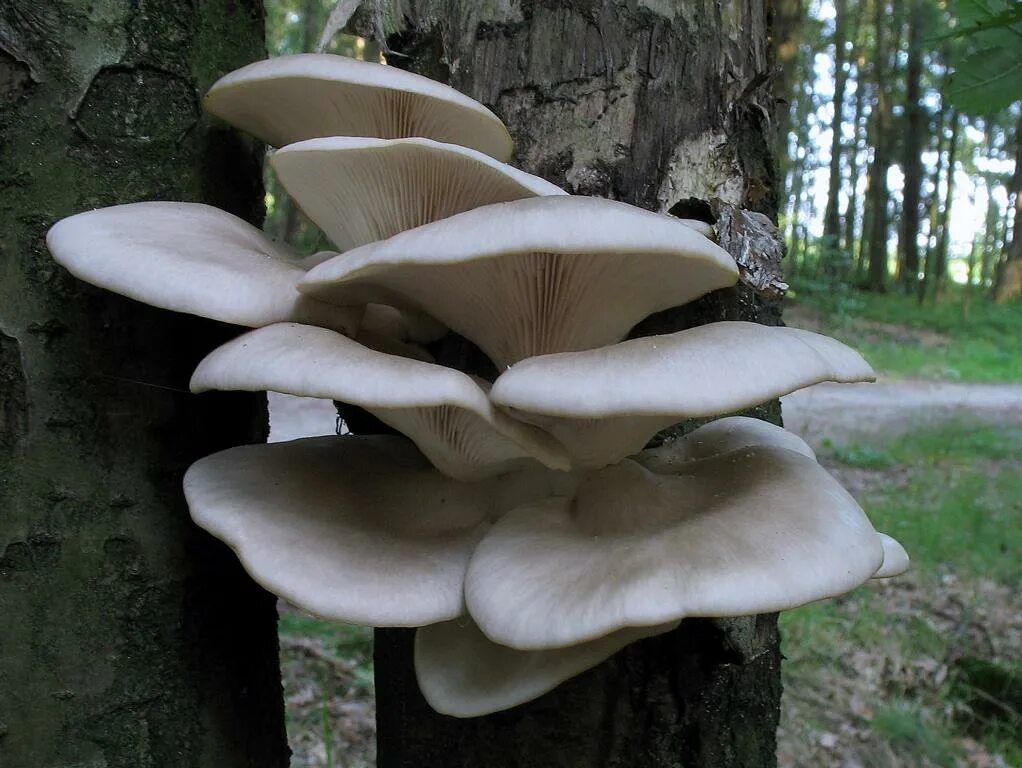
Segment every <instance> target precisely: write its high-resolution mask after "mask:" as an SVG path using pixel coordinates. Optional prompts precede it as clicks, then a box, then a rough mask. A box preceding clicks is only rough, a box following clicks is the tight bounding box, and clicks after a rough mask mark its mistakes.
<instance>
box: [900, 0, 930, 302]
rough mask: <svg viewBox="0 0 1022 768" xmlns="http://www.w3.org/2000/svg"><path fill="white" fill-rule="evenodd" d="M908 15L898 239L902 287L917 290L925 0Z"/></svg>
mask: <svg viewBox="0 0 1022 768" xmlns="http://www.w3.org/2000/svg"><path fill="white" fill-rule="evenodd" d="M910 2H911V6H910V9H909V15H908V66H907V67H906V69H905V132H904V138H903V141H902V144H901V148H902V153H901V165H902V170H903V173H904V191H903V193H902V201H903V202H902V215H901V232H900V236H899V238H898V245H899V248H898V250H899V252H900V253H899V255H900V258H901V264H902V269H901V270H900V277H901V284H902V288H903V289H904V290H905V291H906V292H911V291H912V290H914V288H915V285H916V282H917V280H918V279H919V268H920V263H919V234H920V230H921V229H922V226H921V225H922V219H921V210H920V202H921V193H922V185H923V158H922V153H923V148H924V139H925V136H924V134H925V133H926V128H927V120H926V115H925V109H924V108H923V104H922V84H923V39H924V33H925V24H926V4H925V3H926V0H910Z"/></svg>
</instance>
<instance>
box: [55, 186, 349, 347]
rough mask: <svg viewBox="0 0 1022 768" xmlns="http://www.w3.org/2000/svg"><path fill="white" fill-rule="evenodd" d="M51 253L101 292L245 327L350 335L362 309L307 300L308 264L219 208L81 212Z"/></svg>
mask: <svg viewBox="0 0 1022 768" xmlns="http://www.w3.org/2000/svg"><path fill="white" fill-rule="evenodd" d="M46 243H47V245H48V246H49V249H50V252H51V253H52V254H53V257H54V258H55V259H56V260H57V261H58V262H59V263H61V264H63V265H64V266H65V267H67V268H68V270H70V272H71V274H73V275H75V276H76V277H78V278H81V279H82V280H85V281H86V282H89V283H92V284H93V285H98V286H100V287H101V288H106V289H107V290H110V291H114V292H116V293H120V294H123V295H124V296H128V297H130V298H132V299H136V300H138V301H143V302H145V303H146V304H152V305H153V306H156V307H161V308H163V309H171V310H174V311H176V312H188V313H190V314H193V315H199V316H200V317H208V318H212V319H214V320H222V321H223V322H226V323H235V324H237V325H247V326H260V325H268V324H270V323H277V322H281V321H288V320H296V321H299V322H304V323H310V324H312V325H321V326H324V327H328V328H333V329H336V330H339V331H342V332H345V333H349V332H351V331H352V330H353V329H354V328H355V327H356V326H357V325H358V322H359V319H360V318H361V315H362V310H361V308H354V307H338V306H333V305H331V304H325V303H323V302H321V301H317V300H315V299H312V300H310V299H309V297H308V296H304V295H302V294H300V293H299V292H298V291H297V290H296V289H295V283H297V282H298V279H299V278H300V277H302V275H304V274H305V269H306V264H308V263H315V262H316V260H317V259H319V260H322V259H323V258H325V257H326V256H328V255H331V256H332V255H333V254H317V255H316V256H315V257H312V259H311V260H310V259H306V260H304V261H303V260H302V259H301V257H299V256H298V255H297V254H295V253H293V252H292V251H291V250H290V249H288V248H287V246H284V245H281V244H279V243H274V242H273V241H272V240H270V239H269V238H268V237H266V235H264V234H263V233H262V232H260V231H259V230H258V229H256V228H255V227H253V226H252V225H251V224H248V223H247V222H245V221H242V220H241V219H239V218H238V217H237V216H232V215H231V214H229V213H225V212H224V211H221V210H219V209H217V208H211V207H210V206H208V205H200V204H198V203H162V202H161V203H130V204H128V205H117V206H113V207H111V208H100V209H99V210H95V211H87V212H86V213H79V214H77V215H75V216H71V217H70V218H67V219H64V220H62V221H59V222H57V223H56V224H54V225H53V227H52V228H51V229H50V232H49V234H48V235H47V237H46Z"/></svg>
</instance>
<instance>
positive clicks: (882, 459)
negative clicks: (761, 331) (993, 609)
mask: <svg viewBox="0 0 1022 768" xmlns="http://www.w3.org/2000/svg"><path fill="white" fill-rule="evenodd" d="M820 454H821V459H822V460H823V461H824V462H825V463H826V464H828V465H831V466H835V467H837V468H838V469H840V468H841V467H848V468H854V469H859V470H868V471H872V472H876V473H878V474H877V475H876V480H877V485H876V487H872V488H869V489H868V490H866V491H864V492H863V493H860V494H859V501H860V502H861V503H862V504H863V506H864V508H865V509H866V511H867V513H868V514H869V516H870V518H871V519H872V521H873V523H874V525H875V526H876V528H877V529H878V530H881V531H886V532H888V533H890V534H892V535H894V536H895V537H896V538H898V540H899V541H901V542H902V544H904V545H905V548H906V549H907V550H908V552H909V554H910V555H911V557H912V562H913V574H910V576H909V577H907V578H910V579H912V580H913V581H914V582H915V583H916V584H918V585H919V588H918V592H916V593H914V594H916V595H917V596H918V599H916V602H913V603H905V602H904V600H905V599H906V598H905V597H904V596H902V597H898V598H892V597H891V596H890V595H889V594H886V593H885V592H884V590H883V589H880V588H877V587H875V586H871V587H864V588H862V589H860V590H858V591H856V592H854V593H852V594H850V595H847V596H845V597H842V598H839V599H837V600H829V601H823V602H820V603H815V604H812V605H808V606H805V607H803V608H800V609H797V610H794V611H789V612H786V613H784V614H782V617H781V627H782V632H783V637H784V646H783V648H784V653H785V656H786V657H787V658H788V659H789V663H788V665H787V666H786V667H785V677H786V681H787V682H786V685H788V686H790V688H791V689H792V690H796V691H797V690H809V691H811V690H814V689H819V688H820V687H821V686H825V685H826V682H825V681H826V680H828V679H829V677H828V676H830V675H834V674H836V675H842V674H844V675H850V676H854V675H856V674H857V673H858V672H859V670H858V669H856V668H855V666H854V662H852V661H850V660H851V659H852V658H853V657H854V654H856V653H858V652H861V651H862V650H863V649H866V650H867V652H869V653H874V654H877V655H878V656H883V657H885V658H888V659H894V660H897V661H896V662H892V663H895V664H898V663H905V661H906V660H917V659H925V660H938V662H939V663H948V664H950V666H951V669H952V672H951V676H950V677H949V678H948V680H947V681H945V682H943V683H939V684H934V683H933V675H932V673H926V674H924V675H922V676H921V678H920V680H921V681H922V682H918V681H917V682H915V683H914V682H912V681H906V682H903V683H899V684H898V685H896V686H895V687H894V688H893V689H892V690H887V691H886V692H885V693H886V694H887V695H886V696H885V698H883V699H882V700H879V701H876V702H873V704H874V711H873V715H872V718H871V720H870V721H869V728H871V729H872V732H873V737H874V738H876V739H879V740H881V741H882V742H883V743H884V744H885V745H886V746H885V749H888V750H890V751H891V752H893V753H894V754H895V755H898V756H900V759H903V760H904V761H905V762H904V764H905V765H913V766H914V765H934V766H945V765H948V766H953V765H960V764H963V762H961V761H962V760H963V758H962V756H961V755H960V754H958V752H957V751H956V750H957V749H958V747H956V746H955V745H956V743H959V742H956V741H955V739H956V738H957V739H960V738H961V736H962V735H963V734H964V728H965V726H964V725H963V723H962V720H961V718H960V717H959V716H957V715H954V714H952V713H954V712H956V711H957V710H956V707H958V706H960V701H961V700H960V697H956V694H955V692H954V686H953V683H954V671H953V670H954V659H956V658H957V657H958V656H959V655H960V654H962V653H967V654H968V653H979V652H980V651H977V650H976V649H974V648H966V649H964V650H963V645H962V644H963V642H965V641H964V640H963V637H962V636H961V634H960V633H956V632H949V631H947V627H946V624H942V623H941V620H939V619H938V618H935V614H932V613H928V612H927V610H928V609H938V608H939V609H944V608H946V607H947V606H946V605H940V602H941V600H942V599H945V598H942V597H941V595H944V594H947V595H951V594H952V592H953V593H954V597H948V598H947V599H951V600H958V601H959V602H960V603H964V605H965V611H964V615H966V616H969V615H971V613H970V612H971V611H972V610H973V606H972V604H971V603H970V601H972V600H978V599H981V598H980V597H974V595H980V594H981V592H980V591H979V590H978V589H977V588H976V586H977V585H979V584H980V583H981V580H992V581H994V582H998V583H1000V584H1004V585H1008V586H1009V587H1011V588H1012V589H1017V587H1018V586H1019V585H1020V584H1022V425H1003V426H992V427H987V426H974V425H970V424H967V423H949V424H946V425H943V426H941V427H939V428H931V429H927V430H923V431H919V432H916V433H912V434H907V435H905V436H902V437H898V438H885V439H883V441H882V444H881V443H852V444H847V445H841V446H824V448H823V450H821V452H820ZM948 579H951V581H950V582H949V581H948ZM948 584H951V585H953V586H952V587H948V586H947V585H948ZM910 594H911V593H910ZM1015 594H1016V593H1015V592H1009V595H1011V596H1012V597H1010V598H1009V601H1010V602H1009V604H1008V605H1007V606H1004V607H1003V610H1005V611H1007V612H1008V613H1009V614H1010V613H1013V612H1014V611H1015V610H1016V608H1015V607H1013V600H1014V597H1013V596H1014V595H1015ZM899 600H900V601H901V602H899ZM892 601H893V604H894V605H896V606H900V607H899V610H898V613H897V615H893V616H892V615H891V613H890V610H891V606H892ZM906 606H910V607H906ZM976 607H979V608H989V606H978V605H977V606H976ZM996 640H997V641H998V642H999V641H1000V640H1001V638H996ZM1002 661H1003V660H1002ZM905 666H906V668H908V669H911V668H912V666H911V664H906V665H905ZM835 670H837V671H835ZM956 702H957V703H956ZM806 716H807V717H808V718H809V719H810V721H811V720H812V718H813V717H818V718H821V722H820V723H812V722H811V724H812V725H813V726H814V727H817V728H819V729H821V730H826V727H827V724H826V723H825V722H822V720H825V719H826V716H827V715H826V712H825V711H822V710H821V711H819V712H813V711H811V710H810V711H809V712H808V714H807V715H806ZM981 725H982V724H981ZM975 726H976V724H975V722H973V723H972V724H971V726H970V729H969V733H970V735H972V736H974V737H976V738H978V739H979V740H980V741H981V742H982V743H983V744H984V745H986V746H987V747H988V748H989V749H991V750H993V751H995V752H999V753H1000V754H1002V755H1003V756H1004V757H1005V758H1006V759H1007V760H1008V761H1009V764H1010V765H1022V742H1019V741H1018V735H1017V733H1016V732H1015V731H1014V730H1013V729H1011V728H1006V727H1005V725H1004V723H991V724H990V725H989V727H985V726H984V727H983V728H981V729H980V731H979V733H977V732H976V729H975ZM900 764H902V763H899V765H900Z"/></svg>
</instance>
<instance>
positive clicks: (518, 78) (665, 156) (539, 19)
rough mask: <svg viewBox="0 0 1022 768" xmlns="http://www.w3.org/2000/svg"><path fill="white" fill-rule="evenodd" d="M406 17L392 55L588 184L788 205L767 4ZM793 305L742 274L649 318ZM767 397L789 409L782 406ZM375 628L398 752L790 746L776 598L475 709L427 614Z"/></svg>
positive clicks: (641, 758)
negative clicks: (455, 680)
mask: <svg viewBox="0 0 1022 768" xmlns="http://www.w3.org/2000/svg"><path fill="white" fill-rule="evenodd" d="M406 23H407V27H406V29H405V30H404V31H403V32H402V33H399V34H397V35H395V36H393V37H392V38H391V39H390V41H389V42H390V45H391V47H392V48H393V49H395V50H396V51H399V52H402V53H405V54H407V55H409V56H410V58H409V59H407V60H401V59H397V58H392V59H391V62H392V63H397V64H398V65H400V66H410V67H411V68H412V69H415V70H417V71H419V72H421V73H423V74H427V75H429V76H432V77H434V78H436V79H439V80H443V81H446V82H449V83H451V84H452V85H454V86H455V87H456V88H458V89H459V90H461V91H463V92H465V93H467V94H469V95H470V96H473V97H474V98H476V99H478V100H480V101H482V102H483V103H485V104H487V105H489V106H490V107H491V108H492V109H494V111H495V112H496V113H497V114H498V115H499V116H500V117H501V118H502V119H503V120H504V121H505V122H506V123H507V124H508V126H509V128H510V130H511V134H512V136H513V137H514V139H515V144H516V153H515V158H514V161H513V162H514V163H515V164H516V165H518V166H519V167H521V168H524V169H526V170H528V171H530V172H532V173H536V174H539V175H541V176H543V177H545V178H547V179H549V180H550V181H553V182H555V183H557V184H560V185H562V186H563V187H564V188H566V189H567V190H569V191H570V192H572V193H575V194H585V195H598V196H602V197H609V198H614V199H618V200H624V201H626V202H629V203H633V204H635V205H639V206H641V207H644V208H648V209H652V210H658V211H669V210H672V211H674V212H676V213H681V214H684V215H688V216H693V215H694V216H699V215H707V214H709V212H710V206H709V205H707V201H710V200H714V199H720V200H723V201H725V202H727V203H731V204H734V205H737V206H741V207H744V208H749V209H752V210H755V211H759V212H762V213H765V214H766V215H767V216H769V217H771V218H773V217H775V215H776V204H777V203H776V201H777V193H776V188H775V175H774V158H773V154H772V147H773V143H774V141H773V133H772V120H771V118H770V115H771V112H772V109H773V99H772V96H771V93H770V89H769V82H770V72H771V69H772V64H771V55H770V52H769V50H768V43H767V41H768V29H767V25H768V19H767V12H766V7H765V6H764V5H762V4H759V3H750V4H737V5H731V6H728V12H727V13H721V12H720V6H719V5H718V4H717V3H715V2H710V1H709V0H699V1H698V2H689V1H688V0H667V1H666V2H659V3H655V4H653V3H645V4H639V5H638V6H636V5H635V4H632V3H625V2H622V1H621V0H602V1H601V0H594V1H592V2H584V3H574V2H566V0H543V1H542V2H534V1H531V0H526V2H523V3H521V4H520V5H519V4H510V3H507V2H497V3H488V4H482V3H461V2H458V0H446V1H442V2H440V3H439V4H435V5H432V6H431V7H429V8H425V7H422V6H418V5H413V6H412V7H410V8H409V9H408V11H407V17H406ZM715 210H720V209H719V208H715ZM772 237H774V238H776V233H773V234H772ZM775 242H776V239H775ZM778 311H779V310H778V308H777V306H776V304H775V303H772V302H770V301H766V300H764V298H763V296H762V295H760V294H757V293H756V292H754V291H753V290H751V289H748V288H741V289H734V290H730V291H724V292H720V293H718V294H716V295H713V296H711V297H708V298H707V299H704V300H703V301H701V302H698V303H697V304H696V305H694V306H690V307H688V308H685V309H684V310H683V311H669V312H667V313H664V314H662V315H661V316H659V317H656V318H653V319H652V320H651V321H649V322H648V323H646V324H645V328H644V330H645V332H654V331H669V330H677V329H679V328H681V327H685V326H687V325H694V324H697V323H700V322H707V321H710V320H718V319H723V318H728V319H738V318H743V319H758V320H760V321H770V322H776V321H777V317H778ZM768 410H769V412H770V414H771V415H773V417H774V418H775V419H776V417H777V410H776V406H773V407H772V408H770V409H768ZM376 639H377V642H376V675H377V686H376V690H377V706H378V719H377V722H378V754H379V765H380V766H381V767H382V768H399V767H401V768H405V767H408V768H411V767H412V766H414V767H415V768H439V767H440V766H442V767H443V768H458V767H459V766H465V767H468V766H473V767H475V766H487V767H488V768H501V767H503V766H515V768H569V767H570V768H589V767H590V766H614V767H615V768H626V767H630V766H634V767H636V768H638V767H639V766H642V767H643V768H655V767H656V766H687V767H689V768H697V767H698V768H710V767H711V766H735V765H741V766H744V767H745V768H761V767H763V766H772V765H774V764H775V756H774V753H775V746H776V745H775V729H776V725H777V719H778V711H779V699H780V678H779V664H780V654H779V650H778V635H777V626H776V620H775V617H774V616H761V617H757V618H748V619H737V620H728V621H714V620H688V621H685V622H683V624H682V626H681V628H680V629H679V630H677V631H675V632H672V633H670V634H667V635H663V636H661V637H658V638H653V639H651V640H648V641H645V642H642V643H639V644H636V645H634V646H632V647H630V648H628V649H626V650H625V651H624V652H622V653H621V654H619V655H618V656H616V657H615V658H613V659H611V660H610V661H608V662H606V663H604V664H603V665H601V666H599V667H597V668H596V669H593V670H590V671H589V672H587V673H586V674H584V675H582V676H580V677H578V678H576V679H574V680H571V681H569V682H567V683H565V684H564V685H562V686H560V687H559V688H557V689H556V690H555V691H553V692H552V693H550V694H548V695H546V696H544V697H543V698H541V699H539V700H537V701H534V702H531V703H530V704H527V705H524V706H521V707H517V708H515V709H513V710H510V711H508V712H503V713H499V714H497V715H493V716H489V717H484V718H477V719H472V720H456V719H453V718H448V717H443V716H440V715H437V714H436V713H434V712H432V711H431V710H430V709H429V707H428V706H427V705H426V703H425V702H424V701H423V699H422V697H421V695H420V694H419V692H418V690H417V687H416V685H415V680H414V674H413V671H412V654H411V632H410V631H407V630H382V631H378V632H377V634H376Z"/></svg>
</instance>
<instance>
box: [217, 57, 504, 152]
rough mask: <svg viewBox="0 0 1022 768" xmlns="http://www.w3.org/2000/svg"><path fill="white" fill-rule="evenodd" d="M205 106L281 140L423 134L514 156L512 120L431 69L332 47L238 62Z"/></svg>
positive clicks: (278, 143)
mask: <svg viewBox="0 0 1022 768" xmlns="http://www.w3.org/2000/svg"><path fill="white" fill-rule="evenodd" d="M203 106H204V107H205V109H206V111H207V112H210V113H211V114H214V115H216V116H217V117H219V118H221V119H222V120H226V121H227V122H228V123H231V124H232V125H235V126H237V127H238V128H241V129H242V130H245V131H248V132H249V133H251V134H253V135H255V136H256V137H257V138H259V139H260V140H262V141H265V142H266V143H267V144H269V145H271V146H274V147H282V146H284V145H285V144H292V143H294V142H296V141H303V140H305V139H314V138H319V137H323V136H368V137H373V138H378V139H400V138H405V137H408V136H422V137H425V138H427V139H433V140H434V141H442V142H445V143H448V144H460V145H462V146H464V147H471V148H472V149H477V150H479V151H480V152H483V153H484V154H487V155H490V156H491V157H494V158H496V159H497V160H500V161H502V162H503V161H507V159H508V158H509V157H510V156H511V136H510V135H509V134H508V132H507V128H505V127H504V124H503V123H502V122H501V121H500V119H499V118H497V116H496V115H494V114H493V113H492V112H490V110H488V109H487V108H486V107H484V106H483V105H482V104H480V103H479V102H477V101H475V100H474V99H471V98H469V97H468V96H465V95H464V94H463V93H460V92H458V91H456V90H455V89H453V88H451V87H450V86H447V85H444V84H442V83H438V82H437V81H435V80H430V79H429V78H428V77H422V76H421V75H416V74H414V73H412V72H405V71H403V70H400V69H397V68H396V67H388V66H384V65H382V64H375V63H372V62H367V61H357V60H355V59H350V58H347V57H345V56H335V55H333V54H328V53H300V54H296V55H293V56H277V57H275V58H272V59H266V60H264V61H257V62H254V63H252V64H249V65H248V66H246V67H242V68H241V69H236V70H235V71H233V72H230V73H228V74H226V75H224V76H223V77H221V78H220V79H219V80H217V81H216V82H215V83H214V84H213V87H212V88H210V89H209V93H207V94H206V98H205V100H204V101H203Z"/></svg>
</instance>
